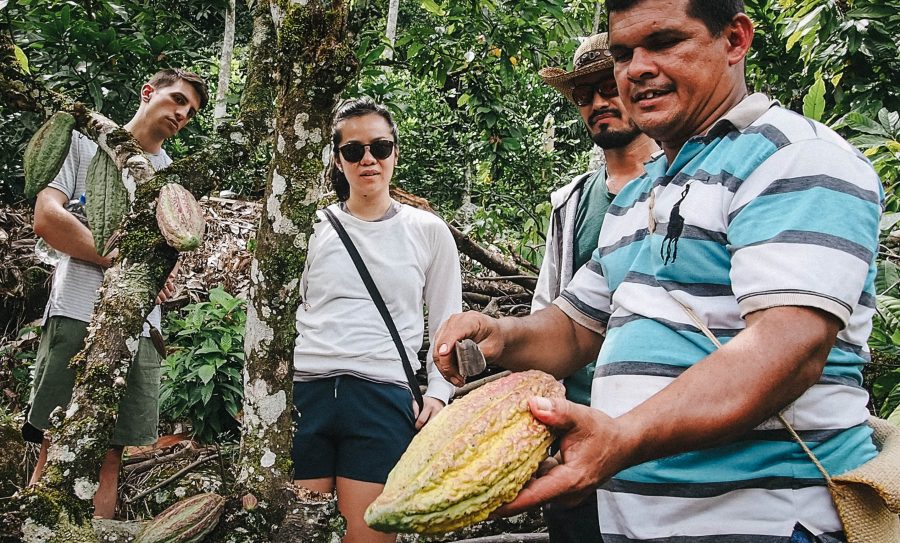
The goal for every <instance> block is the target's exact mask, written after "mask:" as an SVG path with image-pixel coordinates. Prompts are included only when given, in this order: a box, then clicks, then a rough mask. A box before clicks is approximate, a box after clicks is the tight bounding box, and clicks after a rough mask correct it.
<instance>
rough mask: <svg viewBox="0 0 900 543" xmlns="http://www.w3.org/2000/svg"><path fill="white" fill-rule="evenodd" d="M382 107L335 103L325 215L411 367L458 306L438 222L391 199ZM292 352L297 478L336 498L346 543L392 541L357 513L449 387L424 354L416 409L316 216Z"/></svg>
mask: <svg viewBox="0 0 900 543" xmlns="http://www.w3.org/2000/svg"><path fill="white" fill-rule="evenodd" d="M397 141H398V140H397V127H396V125H395V124H394V121H393V119H392V118H391V115H390V113H389V112H388V110H387V109H386V108H385V107H384V106H381V105H378V104H375V103H374V102H372V101H371V100H369V99H367V98H364V99H359V100H353V101H350V102H347V103H345V104H343V105H342V106H341V107H340V108H339V109H338V111H337V114H336V115H335V120H334V123H333V124H332V148H333V149H334V152H333V154H332V157H331V161H332V162H331V165H330V168H329V170H330V177H331V182H332V185H333V187H334V190H335V192H336V193H337V197H338V200H339V202H338V203H337V204H334V205H331V206H329V208H328V209H329V210H330V211H331V212H332V213H333V214H334V216H335V217H336V218H337V219H338V220H339V222H340V224H341V225H342V226H343V227H344V229H345V230H346V232H347V235H348V237H349V238H350V239H351V240H352V242H353V244H354V245H355V246H356V248H357V250H358V251H359V253H360V256H361V257H362V260H363V262H364V263H365V265H366V267H367V268H368V270H369V272H370V274H371V276H372V279H373V281H374V283H375V285H376V287H377V290H378V291H379V293H380V294H381V297H382V298H383V299H384V302H385V305H386V306H387V309H388V311H389V313H390V316H391V318H392V319H393V321H394V324H395V325H396V328H397V330H398V332H399V336H400V338H402V343H403V347H404V349H405V351H406V353H407V357H408V359H409V361H410V363H411V365H412V369H413V370H415V369H416V368H418V367H419V362H418V358H417V356H416V353H417V352H418V351H419V349H420V348H421V346H422V339H423V334H424V309H423V306H427V307H428V324H429V325H428V328H429V332H430V333H431V334H433V333H435V332H436V331H437V329H438V326H439V325H440V324H441V322H442V321H443V320H444V319H445V318H446V317H448V316H449V315H451V314H452V313H456V312H459V311H460V310H461V305H462V300H461V296H462V286H461V279H460V270H459V255H458V253H457V251H456V245H455V243H454V241H453V237H452V236H451V234H450V231H449V229H448V228H447V225H446V224H444V222H443V221H442V220H441V219H440V218H438V217H436V216H434V215H432V214H431V213H427V212H425V211H422V210H419V209H416V208H413V207H410V206H407V205H403V204H400V203H398V202H396V201H395V200H393V199H392V198H391V197H390V194H389V187H390V182H391V177H392V175H393V173H394V166H395V165H396V164H397V157H398V155H399V148H398V145H397ZM301 288H302V302H301V304H300V307H299V308H298V309H297V332H298V335H297V341H296V346H295V348H294V403H295V406H296V408H297V409H296V414H295V417H297V418H296V430H295V433H294V446H293V457H294V479H295V481H294V482H295V483H296V484H297V485H299V486H302V487H305V488H309V489H311V490H315V491H319V492H332V491H337V498H338V508H339V509H340V511H341V514H342V515H343V516H344V517H345V518H346V519H347V534H346V536H345V537H344V543H362V542H366V543H380V542H385V543H388V542H393V541H395V540H396V536H395V535H393V534H383V533H380V532H376V531H374V530H371V529H370V528H369V527H368V526H366V524H365V522H364V521H363V513H364V512H365V509H366V507H368V505H369V504H370V503H371V502H372V501H373V500H374V499H375V498H376V497H377V496H378V495H379V494H380V493H381V490H382V489H383V487H384V482H385V480H386V478H387V474H388V472H389V471H390V470H391V469H392V468H393V467H394V465H395V464H396V462H397V460H398V459H399V458H400V455H401V454H402V453H403V451H404V450H406V447H407V445H409V442H410V440H412V437H413V435H414V434H415V431H416V430H417V429H419V428H421V427H422V426H423V425H424V424H425V423H427V422H428V421H429V420H430V419H431V418H432V417H434V416H435V415H436V414H437V412H438V411H440V410H441V408H442V407H443V406H444V405H446V403H447V401H448V400H449V399H450V396H451V395H452V393H453V385H451V384H450V383H448V382H447V381H446V380H444V378H443V377H442V376H441V374H440V372H439V371H438V370H437V368H435V367H434V366H433V365H432V363H431V356H430V354H429V356H428V357H427V358H426V360H427V361H428V362H427V369H428V388H427V390H426V391H425V394H424V406H423V409H421V412H420V410H419V406H418V404H417V403H416V402H415V401H414V400H413V395H412V394H411V391H410V386H409V381H408V380H407V376H406V373H405V371H404V367H403V363H402V362H401V357H400V354H399V351H398V348H397V346H396V344H395V343H394V341H393V340H392V338H391V336H390V334H389V332H388V329H387V326H386V324H385V322H384V320H383V319H382V316H381V315H380V313H379V311H378V309H377V308H376V306H375V303H374V302H373V300H372V297H371V296H370V294H369V292H368V290H367V289H366V287H365V285H364V284H363V281H362V279H361V277H360V275H359V272H358V271H357V269H356V267H355V266H354V263H353V261H352V260H351V257H350V255H349V254H348V252H347V249H346V247H345V246H344V244H343V243H342V242H341V239H340V238H339V237H338V233H337V232H336V231H335V229H334V227H333V226H332V224H331V223H330V222H329V221H328V220H325V217H324V215H323V214H322V212H320V213H319V220H318V221H317V223H316V225H315V229H314V232H313V235H312V236H311V237H310V241H309V253H308V256H307V261H306V270H305V272H304V274H303V280H302V282H301Z"/></svg>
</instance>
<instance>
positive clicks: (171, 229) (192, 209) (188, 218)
mask: <svg viewBox="0 0 900 543" xmlns="http://www.w3.org/2000/svg"><path fill="white" fill-rule="evenodd" d="M156 222H157V223H158V224H159V231H160V232H161V233H162V235H163V237H164V238H165V239H166V243H168V244H169V246H170V247H172V248H173V249H175V250H176V251H181V252H183V251H192V250H194V249H196V248H197V247H199V246H200V241H201V240H202V239H203V233H204V232H205V231H206V221H205V219H204V218H203V210H202V209H201V208H200V204H199V203H198V202H197V200H196V198H194V195H193V194H191V193H190V191H188V190H187V189H186V188H184V187H182V186H181V185H179V184H178V183H168V184H166V185H163V187H162V188H161V189H160V191H159V199H158V200H157V202H156Z"/></svg>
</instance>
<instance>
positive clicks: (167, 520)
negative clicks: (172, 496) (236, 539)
mask: <svg viewBox="0 0 900 543" xmlns="http://www.w3.org/2000/svg"><path fill="white" fill-rule="evenodd" d="M224 509H225V498H223V497H222V496H219V495H218V494H215V493H213V492H208V493H206V494H197V495H196V496H191V497H190V498H187V499H185V500H181V501H180V502H178V503H176V504H174V505H172V506H171V507H169V508H168V509H166V510H165V511H163V512H162V513H160V514H159V515H157V516H156V517H154V519H153V520H151V521H150V522H148V523H147V524H145V525H144V527H143V528H142V529H141V531H140V532H138V535H137V537H135V539H134V543H199V542H200V541H203V538H204V537H206V536H207V535H209V533H210V532H212V531H213V529H215V527H216V525H217V524H218V523H219V518H221V516H222V511H223V510H224Z"/></svg>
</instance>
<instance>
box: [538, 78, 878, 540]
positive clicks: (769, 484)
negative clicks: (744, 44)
mask: <svg viewBox="0 0 900 543" xmlns="http://www.w3.org/2000/svg"><path fill="white" fill-rule="evenodd" d="M740 119H755V120H754V121H752V122H751V123H750V124H749V125H746V124H745V122H744V125H742V122H743V121H741V120H740ZM882 197H883V192H882V189H881V183H880V181H879V179H878V177H877V175H876V174H875V172H874V171H873V169H872V167H871V165H870V164H869V163H868V161H867V160H866V159H865V158H864V157H862V155H860V154H859V152H858V151H856V150H855V149H854V148H853V147H852V146H850V145H849V144H848V143H847V142H846V141H844V140H843V139H841V138H840V137H839V136H838V135H836V134H835V133H834V132H832V131H831V130H829V129H828V128H826V127H824V126H823V125H820V124H818V123H814V122H812V121H809V120H808V119H806V118H804V117H802V116H800V115H797V114H794V113H792V112H790V111H788V110H785V109H783V108H781V107H780V106H777V105H772V103H771V102H770V101H769V100H768V99H767V98H766V97H765V96H763V95H758V94H757V95H753V96H751V97H748V98H746V99H745V100H744V101H743V102H741V104H739V105H738V106H737V107H736V108H735V109H734V110H732V112H729V114H728V115H726V116H725V117H723V118H722V119H720V120H719V121H718V122H717V123H716V124H715V125H714V126H713V128H712V129H711V130H710V131H709V132H708V133H707V134H705V135H704V136H701V137H696V138H692V139H691V140H689V141H688V142H687V143H686V144H685V145H684V147H683V148H682V149H681V151H680V152H679V154H678V155H677V157H676V158H675V160H674V161H673V164H671V165H669V164H667V163H666V159H665V157H660V158H658V159H657V160H655V161H653V162H651V163H649V164H648V165H647V174H646V175H645V176H644V177H642V178H640V179H638V180H636V181H633V182H631V183H629V184H628V185H627V186H626V187H625V188H624V190H623V191H622V192H621V193H620V194H619V195H618V197H617V198H616V199H615V201H614V202H613V205H612V206H611V207H610V209H609V212H608V214H607V217H606V219H605V222H604V225H603V230H602V231H601V233H600V241H599V247H598V249H597V251H596V252H595V253H594V257H593V261H592V262H591V263H590V265H587V266H585V267H584V268H582V269H581V270H580V271H579V272H578V273H577V274H576V276H575V277H574V279H573V280H572V282H571V283H570V284H569V286H568V288H567V289H566V290H565V292H564V293H563V294H562V296H561V297H560V298H558V299H557V300H556V301H555V302H554V303H555V304H557V305H558V306H559V307H560V308H562V309H563V311H565V312H566V313H567V314H568V315H569V316H570V317H572V318H573V319H574V320H575V321H576V322H579V323H580V324H582V325H584V326H586V327H588V328H591V329H593V330H598V331H602V330H604V329H605V330H606V339H605V341H604V344H603V348H602V350H601V352H600V356H599V359H598V364H597V370H596V373H595V377H594V384H593V390H592V406H593V407H595V408H597V409H600V410H602V411H604V412H606V413H607V414H609V415H611V416H618V415H621V414H623V413H625V412H627V411H629V410H631V409H633V408H634V407H635V406H637V405H639V404H640V403H642V402H643V401H645V400H647V399H648V398H649V397H650V396H652V395H654V394H656V393H657V392H659V391H660V390H662V389H663V388H665V387H666V386H667V385H668V384H669V383H671V382H672V380H674V379H676V378H677V377H678V376H679V375H680V374H681V372H683V371H684V370H685V369H687V368H688V367H690V366H692V365H693V364H695V363H696V362H698V361H699V360H701V359H703V358H704V357H706V356H707V355H709V354H710V353H711V352H712V351H713V350H714V349H715V347H714V346H713V344H712V343H711V342H710V341H709V339H707V338H706V337H705V336H704V335H703V333H702V332H701V331H700V330H698V329H697V326H696V325H695V324H694V323H693V322H692V321H691V319H690V318H689V317H688V316H687V314H686V313H685V311H684V309H683V307H682V305H681V304H684V305H687V306H689V307H691V308H692V309H693V310H694V311H695V312H696V313H697V315H698V316H699V317H700V319H701V320H703V321H704V322H705V323H706V324H707V326H709V328H710V329H711V330H712V332H713V333H714V334H715V335H716V336H717V337H718V339H719V340H720V341H721V342H722V343H725V342H727V341H728V340H729V339H731V338H732V337H734V336H735V335H737V334H738V333H740V332H741V330H743V328H744V327H745V321H744V317H745V316H746V315H747V314H748V313H752V312H754V311H758V310H762V309H767V308H770V307H776V306H786V305H792V306H805V307H814V308H818V309H820V310H823V311H826V312H828V313H830V314H832V315H834V316H835V317H837V318H838V319H839V320H840V321H841V322H842V323H843V324H844V328H843V329H842V330H841V332H840V333H839V335H838V341H837V342H836V344H835V346H834V348H832V349H831V352H830V355H829V357H828V362H827V365H826V368H825V371H824V373H823V375H822V377H821V378H820V380H819V382H818V383H817V384H816V385H814V386H813V387H812V388H810V389H809V390H808V391H807V392H806V393H804V394H803V395H802V396H801V397H800V398H799V399H798V400H797V401H796V402H795V403H794V404H792V405H791V406H790V407H789V408H788V409H787V410H786V411H785V413H784V415H785V416H786V417H787V419H788V420H789V421H790V422H792V424H794V426H795V428H796V429H797V430H798V431H799V432H800V434H801V436H802V437H803V438H804V439H805V440H806V441H807V443H808V444H809V445H810V447H811V448H812V450H813V451H814V452H815V453H816V455H818V456H819V458H820V459H821V460H822V461H823V463H824V465H825V467H826V468H827V469H828V470H829V472H831V473H835V474H836V473H841V472H844V471H847V470H849V469H852V468H854V467H856V466H858V465H859V464H861V463H863V462H865V461H866V460H868V459H869V458H871V457H872V456H873V455H874V454H875V449H874V447H873V445H872V443H871V440H870V430H869V429H868V427H867V426H866V425H865V421H866V418H867V416H868V412H867V410H866V402H867V399H868V398H867V394H866V392H865V390H864V389H863V388H862V386H861V381H862V378H861V367H862V364H864V363H865V362H866V361H868V359H869V354H868V349H867V347H866V340H867V338H868V335H869V332H870V330H871V317H872V314H873V312H874V303H873V300H874V294H875V292H874V287H873V282H874V276H875V267H874V259H875V254H876V253H877V246H878V220H879V217H880V213H881V200H882ZM676 206H677V207H676ZM673 208H674V212H673ZM681 219H683V224H681ZM667 257H668V260H667ZM676 299H677V300H676ZM679 302H680V303H679ZM598 495H599V498H600V499H599V503H600V519H601V530H602V531H603V532H604V540H605V541H623V542H624V541H651V540H652V541H654V542H657V543H662V542H669V543H676V542H677V543H682V542H685V543H686V542H692V543H698V542H703V541H713V540H716V541H720V540H728V541H748V542H752V541H778V540H780V539H779V538H784V541H788V540H789V536H790V534H791V532H792V530H793V527H794V525H795V523H796V522H798V521H799V522H802V523H803V524H804V525H805V526H806V527H808V528H809V529H810V530H812V531H813V532H814V533H817V534H834V533H836V532H839V531H840V523H839V521H838V519H837V516H836V514H835V512H834V509H833V506H832V505H831V500H830V497H829V496H828V492H827V489H826V488H825V487H824V486H823V481H822V477H821V475H820V474H819V472H818V471H817V470H816V468H815V467H814V466H813V464H812V463H811V462H810V460H809V458H808V457H807V456H806V455H805V454H804V453H803V451H802V450H801V449H800V448H799V446H798V445H797V444H796V443H794V442H793V441H792V440H791V438H790V436H789V435H788V434H787V433H786V432H785V431H784V429H783V427H782V426H781V424H780V423H779V422H777V420H770V421H766V422H765V423H764V424H762V425H761V426H760V427H758V428H757V429H755V430H754V431H752V432H750V433H749V434H748V435H746V436H743V437H742V438H741V439H739V440H737V441H735V442H732V443H729V444H727V445H724V446H720V447H715V448H711V449H705V450H702V451H695V452H690V453H685V454H681V455H676V456H673V457H669V458H664V459H661V460H657V461H654V462H649V463H646V464H642V465H639V466H635V467H633V468H630V469H627V470H625V471H623V472H621V473H619V474H618V475H617V476H616V477H615V478H613V479H612V480H610V481H608V482H607V483H606V484H605V485H604V486H603V487H602V488H601V489H600V490H599V493H598ZM722 538H725V539H722Z"/></svg>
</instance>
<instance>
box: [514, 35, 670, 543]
mask: <svg viewBox="0 0 900 543" xmlns="http://www.w3.org/2000/svg"><path fill="white" fill-rule="evenodd" d="M572 65H573V67H574V69H573V70H572V71H571V72H567V71H565V70H563V69H562V68H555V67H548V68H544V69H542V70H541V72H540V76H541V79H543V80H544V82H545V83H547V84H548V85H550V86H551V87H553V88H555V89H556V90H558V91H559V92H560V93H562V95H563V96H565V97H566V98H567V99H568V100H570V101H571V102H572V103H573V104H574V105H575V106H576V107H577V108H578V113H579V114H580V115H581V119H582V120H583V121H584V124H585V127H586V128H587V130H588V134H589V135H590V137H591V140H593V142H594V144H595V145H597V146H598V147H600V148H601V149H603V152H604V155H605V158H606V161H605V162H606V164H605V166H604V167H603V168H600V169H599V170H597V171H591V172H587V173H584V174H581V175H579V176H577V177H576V178H575V179H573V180H572V181H571V182H570V183H568V184H567V185H565V186H564V187H561V188H559V189H557V190H555V191H554V192H553V194H551V195H550V202H551V203H552V204H553V211H552V213H551V215H550V226H549V228H548V229H547V246H546V249H545V251H544V260H543V261H542V262H541V273H540V275H539V276H538V282H537V286H536V287H535V289H534V299H533V300H532V301H531V311H532V312H534V311H538V310H540V309H543V308H545V307H547V306H548V305H550V303H551V302H552V301H553V300H554V299H555V298H556V297H557V296H559V295H560V293H561V292H562V290H563V289H564V288H565V287H566V285H568V284H569V281H571V280H572V276H573V275H574V274H575V272H576V271H578V269H579V268H581V266H583V265H584V264H585V263H586V262H588V261H589V260H590V259H591V254H593V252H594V249H596V248H597V238H598V237H599V235H600V226H601V225H602V224H603V217H604V215H605V214H606V209H607V208H608V207H609V204H610V203H612V200H613V198H615V196H616V194H618V193H619V191H621V190H622V187H624V186H625V184H626V183H628V182H629V181H631V180H632V179H636V178H638V177H640V176H641V175H642V174H643V173H644V163H645V162H647V161H648V160H650V158H651V157H652V156H653V154H654V153H657V152H659V147H658V146H657V145H656V142H655V141H653V140H652V139H650V138H648V137H647V136H646V135H644V134H642V133H641V131H640V129H638V127H637V125H635V124H634V121H633V120H631V117H630V116H629V115H628V111H626V110H625V108H624V107H623V106H622V100H621V98H619V91H618V89H617V87H616V80H615V78H614V77H613V62H612V57H611V56H610V53H609V37H608V35H607V33H606V32H602V33H600V34H595V35H593V36H588V37H587V38H585V39H584V41H583V42H582V43H581V45H580V46H579V47H578V49H576V50H575V56H574V58H573V59H572ZM595 360H596V357H595V356H592V357H590V358H588V359H587V360H586V362H587V364H586V365H585V366H584V367H583V368H581V369H579V370H578V371H577V372H575V373H574V374H572V375H570V376H568V377H566V378H565V379H564V380H563V384H564V385H565V386H566V398H568V399H569V400H572V401H573V402H576V403H580V404H584V405H590V403H591V383H592V381H593V379H594V369H595V368H594V361H595ZM544 520H545V521H546V522H547V533H548V534H549V535H550V543H597V542H601V541H602V538H601V537H600V526H599V522H598V520H597V497H596V495H595V494H593V493H591V494H590V495H589V496H588V497H587V498H586V499H585V501H584V502H583V503H581V504H579V505H578V506H576V507H572V508H567V507H560V506H558V505H556V504H548V505H546V506H545V507H544Z"/></svg>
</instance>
